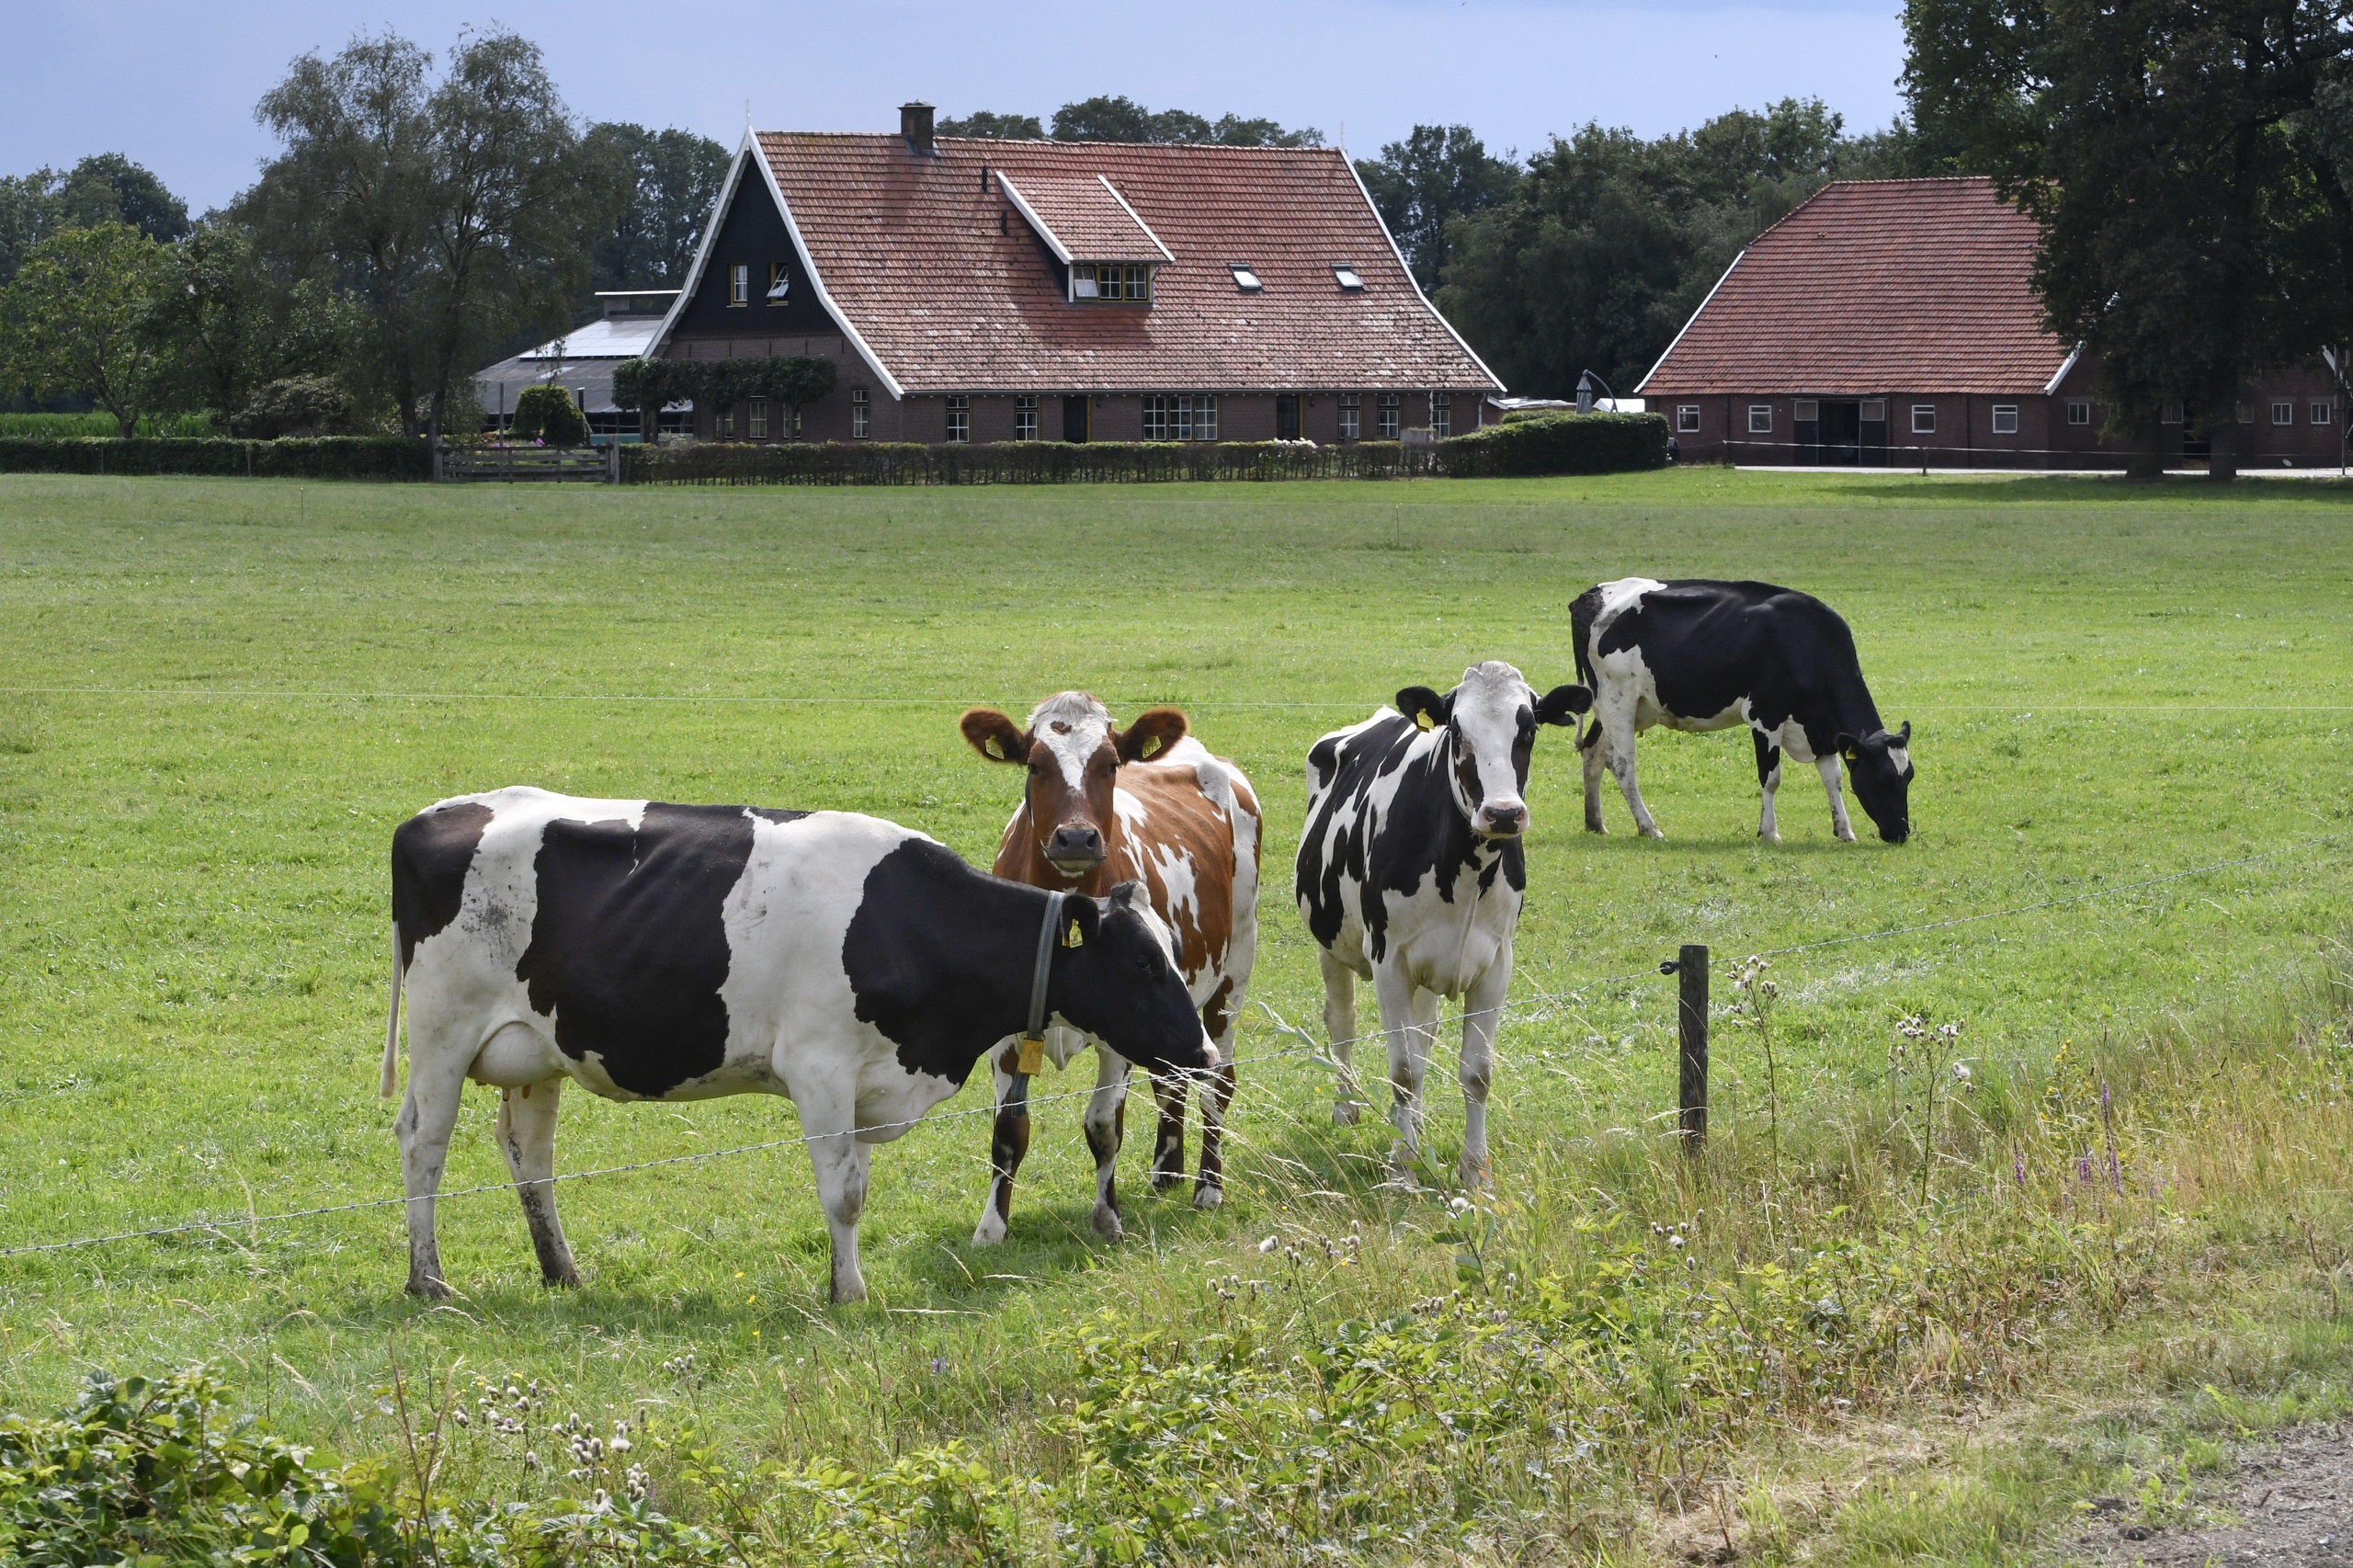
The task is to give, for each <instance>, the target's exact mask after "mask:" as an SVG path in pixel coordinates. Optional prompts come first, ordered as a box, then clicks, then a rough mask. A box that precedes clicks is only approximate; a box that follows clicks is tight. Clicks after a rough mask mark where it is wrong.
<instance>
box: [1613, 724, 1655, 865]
mask: <svg viewBox="0 0 2353 1568" xmlns="http://www.w3.org/2000/svg"><path fill="white" fill-rule="evenodd" d="M1601 744H1604V745H1606V746H1608V748H1609V771H1610V772H1611V773H1612V774H1614V775H1616V776H1617V779H1618V790H1619V793H1620V794H1622V795H1624V796H1625V797H1626V809H1627V810H1628V811H1630V812H1633V813H1634V827H1635V829H1636V831H1638V832H1639V833H1641V834H1642V835H1643V837H1644V838H1665V836H1666V835H1665V834H1663V833H1661V832H1660V831H1659V830H1658V824H1657V823H1656V822H1655V821H1654V820H1653V819H1652V817H1651V809H1650V808H1649V807H1648V806H1646V805H1644V804H1643V791H1642V787H1641V786H1640V785H1638V784H1636V783H1635V782H1634V726H1633V723H1632V722H1631V720H1629V721H1626V722H1620V723H1614V724H1611V725H1610V726H1609V727H1608V732H1607V733H1605V734H1604V735H1603V737H1602V743H1601Z"/></svg>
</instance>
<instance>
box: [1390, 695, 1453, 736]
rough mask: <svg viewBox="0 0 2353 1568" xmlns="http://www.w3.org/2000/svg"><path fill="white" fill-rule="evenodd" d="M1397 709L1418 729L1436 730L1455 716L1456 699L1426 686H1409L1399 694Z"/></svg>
mask: <svg viewBox="0 0 2353 1568" xmlns="http://www.w3.org/2000/svg"><path fill="white" fill-rule="evenodd" d="M1397 711H1398V712H1400V713H1403V714H1404V715H1405V717H1406V718H1408V719H1411V720H1412V721H1413V722H1414V727H1415V729H1417V730H1435V729H1437V728H1438V726H1439V725H1441V724H1443V723H1445V722H1447V721H1448V720H1449V719H1451V718H1453V717H1454V699H1452V698H1450V697H1440V696H1439V695H1438V693H1437V692H1435V691H1432V690H1431V689H1430V688H1429V687H1426V686H1409V687H1405V688H1404V690H1402V691H1400V692H1399V693H1398V694H1397Z"/></svg>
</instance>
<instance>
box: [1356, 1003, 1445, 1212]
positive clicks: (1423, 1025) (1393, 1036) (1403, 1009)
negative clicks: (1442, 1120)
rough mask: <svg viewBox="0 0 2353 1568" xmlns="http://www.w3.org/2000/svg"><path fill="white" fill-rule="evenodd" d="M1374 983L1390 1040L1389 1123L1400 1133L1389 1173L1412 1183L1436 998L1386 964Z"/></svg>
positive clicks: (1419, 1149)
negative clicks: (1424, 1076) (1423, 1081)
mask: <svg viewBox="0 0 2353 1568" xmlns="http://www.w3.org/2000/svg"><path fill="white" fill-rule="evenodd" d="M1372 985H1373V992H1374V994H1375V995H1377V996H1378V997H1379V998H1380V1001H1381V1028H1382V1031H1383V1032H1384V1033H1385V1034H1386V1035H1387V1037H1388V1044H1389V1090H1390V1096H1391V1104H1390V1108H1389V1120H1390V1124H1391V1125H1392V1126H1393V1127H1395V1128H1396V1130H1397V1142H1396V1145H1395V1147H1393V1148H1392V1150H1391V1151H1390V1156H1389V1165H1390V1172H1391V1174H1392V1175H1393V1176H1402V1177H1404V1179H1406V1180H1408V1181H1411V1180H1412V1179H1413V1165H1414V1161H1415V1160H1416V1159H1418V1158H1419V1157H1420V1155H1421V1152H1422V1114H1423V1108H1422V1076H1423V1074H1424V1073H1425V1072H1426V1071H1427V1069H1428V1066H1429V1060H1430V1048H1431V1046H1432V1045H1433V1044H1434V1043H1436V1040H1437V1038H1438V996H1437V995H1436V994H1434V993H1431V992H1427V991H1424V990H1422V989H1421V988H1420V987H1419V986H1417V985H1415V983H1413V981H1412V980H1411V979H1410V978H1409V977H1408V976H1407V975H1406V973H1405V971H1404V967H1403V966H1402V965H1397V964H1383V965H1381V967H1380V968H1378V969H1376V970H1375V971H1373V977H1372Z"/></svg>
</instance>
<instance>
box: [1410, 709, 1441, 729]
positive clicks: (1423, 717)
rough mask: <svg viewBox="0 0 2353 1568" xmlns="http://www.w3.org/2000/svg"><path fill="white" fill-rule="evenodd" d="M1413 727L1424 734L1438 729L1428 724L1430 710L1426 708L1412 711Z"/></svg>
mask: <svg viewBox="0 0 2353 1568" xmlns="http://www.w3.org/2000/svg"><path fill="white" fill-rule="evenodd" d="M1414 727H1415V729H1417V730H1421V731H1424V732H1427V731H1430V730H1435V729H1437V728H1438V726H1437V725H1436V724H1434V723H1432V722H1430V710H1428V709H1427V708H1417V709H1415V710H1414Z"/></svg>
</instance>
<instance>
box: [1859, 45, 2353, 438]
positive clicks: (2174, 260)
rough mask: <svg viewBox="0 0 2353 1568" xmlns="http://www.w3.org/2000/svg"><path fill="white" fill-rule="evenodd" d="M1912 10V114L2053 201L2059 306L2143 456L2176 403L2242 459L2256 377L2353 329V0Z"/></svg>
mask: <svg viewBox="0 0 2353 1568" xmlns="http://www.w3.org/2000/svg"><path fill="white" fill-rule="evenodd" d="M1904 19H1905V30H1906V34H1907V37H1908V40H1909V44H1910V51H1909V55H1908V58H1907V62H1906V66H1905V73H1904V86H1905V90H1906V92H1907V94H1908V95H1909V97H1910V98H1911V101H1912V105H1913V109H1914V114H1915V119H1917V121H1918V123H1919V124H1920V125H1921V127H1922V129H1923V131H1924V133H1925V134H1926V135H1927V136H1928V137H1929V138H1930V139H1932V140H1935V141H1937V142H1940V143H1942V144H1944V145H1947V146H1950V147H1952V148H1954V149H1955V150H1956V151H1955V155H1956V157H1957V159H1958V161H1960V162H1961V164H1962V165H1964V166H1968V167H1971V168H1974V169H1978V170H1982V171H1984V172H1985V173H1988V174H1991V175H1993V176H1995V180H1996V182H1997V184H1998V185H1999V187H2000V188H2001V190H2002V191H2003V193H2004V195H2005V196H2006V197H2007V198H2009V199H2013V200H2015V201H2017V202H2018V205H2019V206H2020V208H2021V209H2022V210H2025V211H2026V212H2028V213H2029V215H2031V216H2032V217H2033V218H2034V219H2035V221H2036V222H2037V224H2038V225H2039V226H2040V231H2041V243H2040V250H2039V253H2038V256H2037V258H2036V267H2035V284H2036V288H2037V290H2038V292H2039V293H2040V297H2041V301H2042V307H2043V313H2044V317H2045V320H2046V321H2047V322H2048V324H2049V325H2050V327H2051V329H2052V331H2053V332H2055V333H2058V334H2059V335H2062V336H2063V337H2066V338H2070V339H2073V340H2076V341H2080V342H2082V343H2084V344H2085V345H2086V347H2089V348H2091V349H2093V350H2095V351H2096V352H2097V353H2098V355H2099V356H2100V362H2101V366H2102V373H2103V376H2104V377H2105V380H2106V383H2107V385H2106V390H2107V392H2108V393H2109V401H2110V403H2111V404H2112V405H2113V406H2114V407H2116V408H2117V409H2118V410H2119V411H2120V412H2119V416H2118V424H2119V425H2120V427H2121V428H2122V429H2123V430H2124V431H2126V432H2127V433H2129V434H2131V435H2132V436H2134V437H2136V439H2137V442H2138V444H2139V446H2140V454H2141V455H2140V460H2139V463H2138V464H2137V466H2138V467H2139V468H2140V469H2141V470H2142V471H2143V472H2147V471H2149V470H2150V469H2152V468H2154V465H2155V463H2156V461H2157V458H2158V449H2157V445H2156V437H2157V435H2158V430H2159V422H2160V420H2161V418H2162V417H2163V414H2164V409H2165V404H2166V403H2180V404H2181V405H2182V406H2183V408H2184V410H2185V412H2186V414H2187V415H2188V418H2189V419H2190V421H2191V424H2192V426H2193V427H2195V428H2197V429H2198V430H2200V432H2202V433H2203V434H2204V435H2206V436H2207V437H2208V438H2209V439H2210V440H2211V443H2212V446H2211V451H2212V460H2211V465H2212V472H2213V473H2214V474H2215V476H2216V477H2218V478H2228V477H2230V476H2231V475H2233V474H2234V472H2236V466H2237V450H2236V449H2237V437H2238V430H2239V419H2238V415H2237V409H2238V404H2239V402H2240V399H2241V394H2242V390H2243V387H2244V384H2245V381H2247V380H2248V379H2249V378H2251V377H2252V376H2255V375H2257V374H2260V373H2262V372H2263V371H2265V370H2268V369H2274V368H2277V367H2279V366H2281V365H2284V364H2289V363H2293V362H2297V361H2303V360H2310V359H2313V358H2317V357H2318V356H2319V353H2320V351H2321V350H2322V349H2323V348H2324V347H2328V346H2330V345H2332V344H2342V343H2344V342H2345V341H2346V340H2347V336H2348V335H2353V272H2349V271H2348V269H2353V199H2348V187H2347V172H2348V164H2353V143H2348V140H2347V131H2348V125H2347V119H2345V118H2343V117H2341V113H2340V108H2339V106H2340V105H2341V104H2342V103H2343V102H2344V101H2345V98H2344V95H2345V94H2346V93H2347V84H2348V81H2353V0H1909V3H1908V4H1907V6H1906V8H1905V17H1904ZM2341 362H2342V361H2341V358H2340V363H2341Z"/></svg>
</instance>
